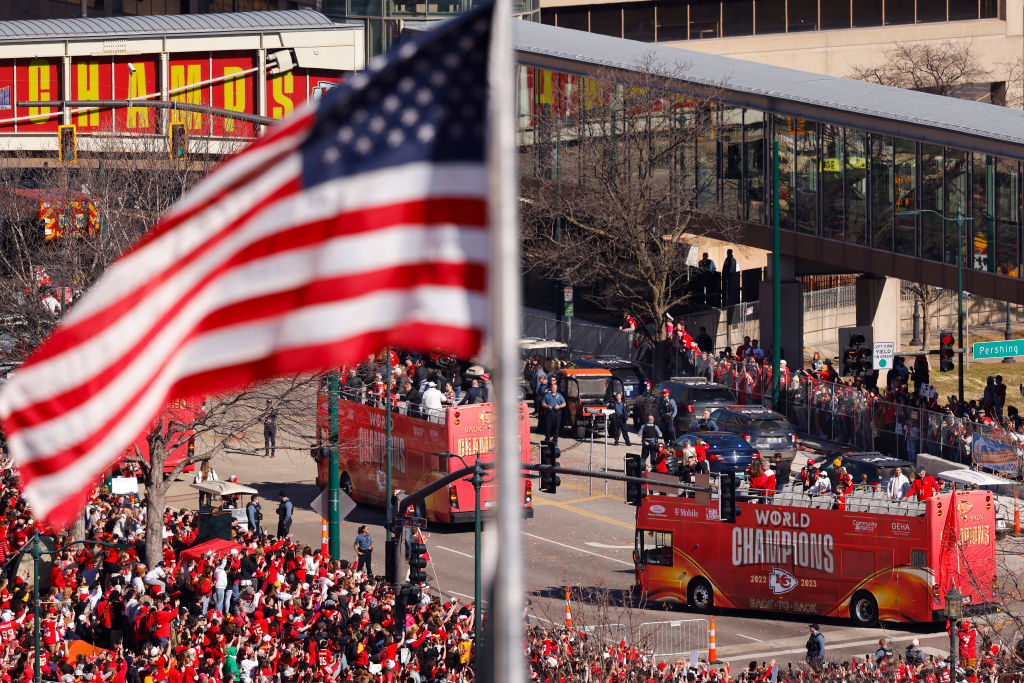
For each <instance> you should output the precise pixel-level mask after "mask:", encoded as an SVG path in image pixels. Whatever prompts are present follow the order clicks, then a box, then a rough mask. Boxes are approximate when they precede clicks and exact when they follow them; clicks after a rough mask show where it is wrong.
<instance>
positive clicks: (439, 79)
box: [430, 71, 448, 88]
mask: <svg viewBox="0 0 1024 683" xmlns="http://www.w3.org/2000/svg"><path fill="white" fill-rule="evenodd" d="M447 82H448V76H447V75H446V74H445V73H444V72H443V71H435V72H434V73H432V74H430V85H432V86H434V87H435V88H440V87H443V86H444V84H445V83H447Z"/></svg>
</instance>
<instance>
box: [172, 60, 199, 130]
mask: <svg viewBox="0 0 1024 683" xmlns="http://www.w3.org/2000/svg"><path fill="white" fill-rule="evenodd" d="M185 66H186V65H185V64H172V65H171V90H177V89H178V88H183V87H187V86H190V85H192V84H193V83H199V82H200V81H202V80H203V68H202V67H201V66H200V65H198V64H189V65H188V72H187V73H186V71H185ZM171 100H172V101H174V102H186V103H188V104H202V103H203V92H202V89H201V88H192V89H190V90H182V91H179V92H176V93H174V94H173V95H171ZM172 120H173V122H174V123H184V124H185V125H187V126H188V127H189V128H191V129H192V130H202V128H203V115H202V114H200V113H199V112H196V111H193V112H184V111H176V112H174V115H173V117H172Z"/></svg>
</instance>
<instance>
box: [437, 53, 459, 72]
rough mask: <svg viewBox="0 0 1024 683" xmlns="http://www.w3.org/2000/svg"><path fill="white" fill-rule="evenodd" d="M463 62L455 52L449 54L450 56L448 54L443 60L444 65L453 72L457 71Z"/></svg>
mask: <svg viewBox="0 0 1024 683" xmlns="http://www.w3.org/2000/svg"><path fill="white" fill-rule="evenodd" d="M461 62H462V58H461V57H459V56H458V55H457V54H455V53H454V52H449V53H448V54H446V55H445V56H444V59H442V60H441V63H442V64H444V65H445V66H446V67H447V68H449V69H452V70H454V69H457V68H458V67H459V64H460V63H461Z"/></svg>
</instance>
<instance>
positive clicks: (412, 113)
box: [399, 107, 420, 128]
mask: <svg viewBox="0 0 1024 683" xmlns="http://www.w3.org/2000/svg"><path fill="white" fill-rule="evenodd" d="M419 118H420V115H419V112H417V111H416V110H415V109H413V108H412V107H410V108H408V109H404V110H402V115H401V117H400V118H399V121H401V122H402V125H403V126H405V127H406V128H412V127H413V126H414V125H415V124H416V122H417V121H419Z"/></svg>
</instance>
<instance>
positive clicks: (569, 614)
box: [565, 586, 572, 630]
mask: <svg viewBox="0 0 1024 683" xmlns="http://www.w3.org/2000/svg"><path fill="white" fill-rule="evenodd" d="M565 627H566V628H567V629H570V630H571V629H572V607H571V606H570V605H569V587H568V586H566V587H565Z"/></svg>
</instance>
